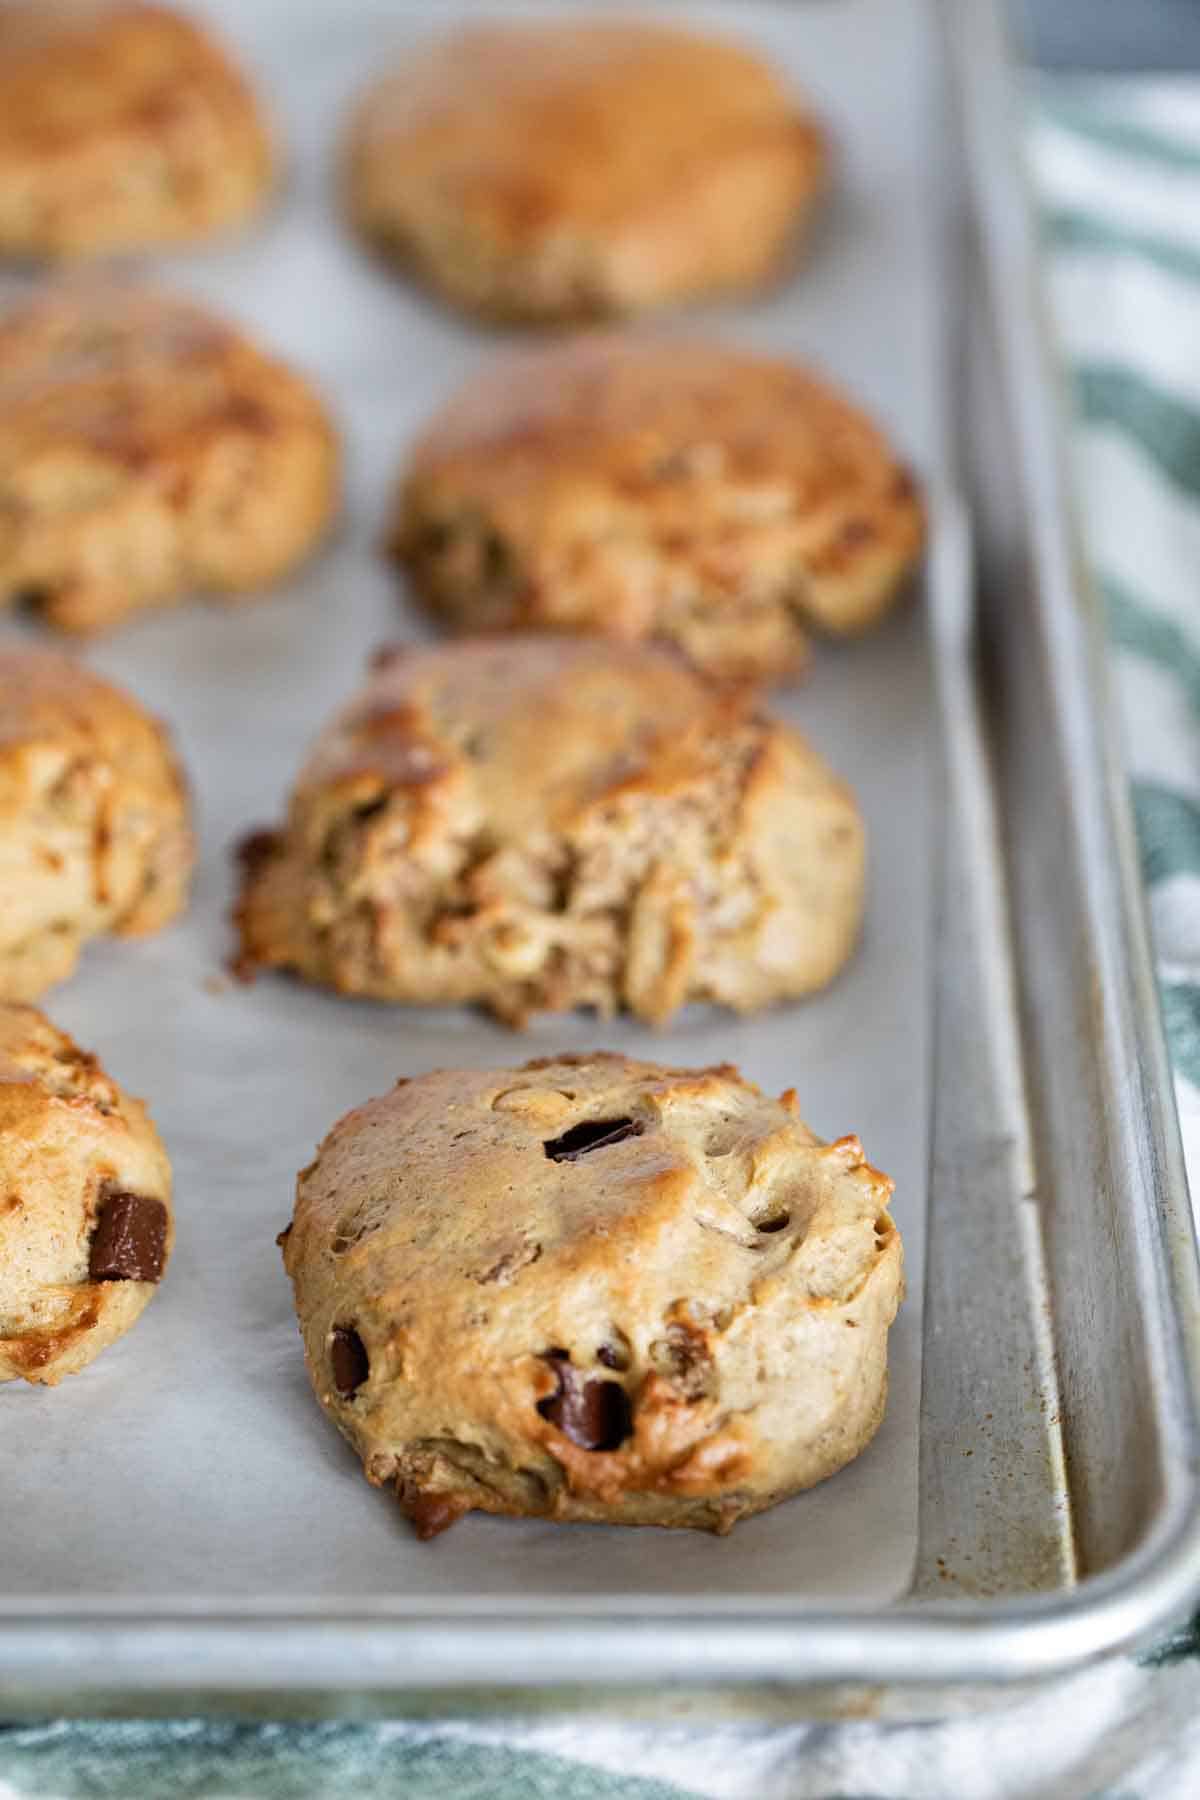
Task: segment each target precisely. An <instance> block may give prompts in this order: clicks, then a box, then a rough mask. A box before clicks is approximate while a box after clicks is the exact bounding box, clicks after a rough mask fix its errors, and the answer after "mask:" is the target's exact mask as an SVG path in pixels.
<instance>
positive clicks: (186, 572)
mask: <svg viewBox="0 0 1200 1800" xmlns="http://www.w3.org/2000/svg"><path fill="white" fill-rule="evenodd" d="M336 492H337V448H336V444H335V440H334V435H333V430H332V427H331V425H330V422H329V420H328V418H327V416H326V413H325V410H324V408H323V406H322V404H321V402H320V400H319V399H318V397H317V395H316V394H315V393H314V391H313V389H312V388H311V387H310V386H309V384H308V383H307V382H306V381H305V380H303V379H302V378H301V377H300V376H299V375H297V374H295V373H294V372H293V371H292V370H291V369H289V368H288V367H286V365H285V364H283V363H281V362H277V361H276V360H275V359H274V358H273V357H270V356H267V355H265V354H264V353H263V352H262V351H261V350H259V349H257V348H256V347H255V346H254V345H253V344H252V343H250V342H249V341H248V340H247V339H246V338H244V337H243V336H241V334H240V333H238V332H237V331H234V330H233V329H232V328H231V327H230V326H228V325H227V324H225V323H224V322H223V321H221V320H219V319H216V318H214V317H213V316H212V315H210V314H209V313H207V312H205V311H203V310H202V309H201V308H200V307H198V306H193V305H191V304H189V303H187V302H185V301H182V300H176V299H172V298H169V297H167V296H166V295H163V294H155V293H146V292H144V291H138V290H133V289H125V288H111V287H108V288H96V289H92V288H87V287H83V288H68V289H62V290H57V291H52V292H49V293H46V294H44V295H43V296H41V297H39V298H36V299H34V300H33V301H31V302H30V303H29V304H27V305H25V306H23V307H22V308H21V309H20V310H18V311H16V312H14V313H11V314H10V315H9V316H8V317H7V318H5V319H2V320H0V603H2V602H4V601H9V602H12V601H15V600H18V599H20V600H26V601H29V602H30V603H32V604H33V605H35V606H36V607H37V608H38V609H39V610H40V612H41V615H42V617H43V618H44V619H45V620H46V621H47V622H48V623H49V624H51V625H54V626H57V627H58V628H59V629H60V630H62V631H70V632H94V631H99V630H101V629H103V628H104V627H106V626H110V625H113V624H116V623H117V622H119V621H120V620H121V619H124V618H125V617H126V616H127V615H128V614H130V613H134V612H138V611H140V610H142V609H144V608H147V607H154V606H165V605H167V604H168V603H169V602H173V601H176V600H179V599H181V598H182V597H184V596H185V595H188V594H191V593H193V592H195V591H197V590H203V591H207V592H209V593H214V594H224V595H230V596H232V595H241V594H243V593H245V592H247V591H249V590H251V589H255V588H261V587H265V586H267V585H269V584H270V583H272V582H274V581H277V580H279V579H280V577H282V576H283V575H285V574H286V573H287V571H288V570H289V569H291V568H292V566H293V565H294V564H295V563H297V562H298V561H299V560H300V559H301V558H302V557H303V556H305V555H306V554H307V553H308V552H309V551H310V550H311V549H312V548H313V546H314V545H315V543H316V541H317V539H318V538H319V537H320V535H321V533H322V531H323V530H324V528H325V526H326V525H327V524H328V522H329V519H330V516H331V513H332V511H333V508H334V506H335V503H336Z"/></svg>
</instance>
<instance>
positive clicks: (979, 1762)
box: [0, 80, 1200, 1800]
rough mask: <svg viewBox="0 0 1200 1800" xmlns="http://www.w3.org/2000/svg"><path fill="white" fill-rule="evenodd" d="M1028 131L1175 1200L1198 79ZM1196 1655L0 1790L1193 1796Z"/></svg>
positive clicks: (153, 1735)
mask: <svg viewBox="0 0 1200 1800" xmlns="http://www.w3.org/2000/svg"><path fill="white" fill-rule="evenodd" d="M1031 149H1032V161H1033V170H1034V175H1035V179H1036V181H1037V184H1038V186H1039V189H1040V192H1041V196H1042V199H1043V204H1044V220H1045V236H1046V245H1047V250H1048V257H1047V262H1048V270H1049V280H1050V283H1051V287H1052V293H1053V301H1054V310H1055V315H1056V319H1057V323H1058V328H1059V332H1060V336H1061V341H1062V344H1063V347H1064V351H1065V354H1066V357H1067V360H1068V364H1069V367H1070V371H1071V374H1072V378H1073V391H1074V399H1075V412H1076V432H1075V443H1076V458H1077V473H1078V485H1079V493H1080V497H1081V501H1082V505H1083V511H1084V523H1085V527H1086V530H1087V534H1088V536H1089V539H1090V543H1091V552H1092V557H1093V561H1094V566H1095V570H1096V574H1097V577H1098V579H1099V582H1100V584H1101V587H1102V591H1103V593H1104V596H1105V599H1106V602H1107V606H1108V614H1109V621H1110V627H1111V636H1112V645H1113V661H1114V668H1115V676H1116V684H1117V690H1118V694H1119V697H1120V703H1121V710H1122V715H1123V725H1124V731H1125V737H1126V743H1127V747H1128V758H1129V769H1130V775H1131V779H1132V782H1133V793H1134V800H1135V804H1136V808H1137V819H1138V828H1139V833H1140V839H1141V849H1142V863H1143V868H1144V870H1145V877H1146V882H1147V886H1148V889H1149V893H1150V900H1151V907H1152V912H1153V923H1154V931H1155V939H1156V947H1157V952H1158V959H1159V974H1160V980H1161V987H1162V997H1163V1009H1164V1015H1165V1018H1166V1024H1167V1031H1168V1037H1169V1040H1170V1046H1171V1053H1172V1057H1173V1060H1174V1066H1175V1079H1176V1084H1177V1090H1178V1099H1179V1108H1180V1115H1181V1119H1182V1123H1183V1129H1184V1140H1185V1149H1186V1151H1187V1155H1188V1162H1189V1167H1190V1170H1191V1174H1192V1188H1193V1193H1200V82H1197V81H1160V82H1141V81H1139V82H1132V81H1127V80H1119V81H1110V82H1105V83H1097V82H1087V83H1071V84H1063V83H1061V82H1057V83H1055V84H1053V85H1048V86H1045V87H1043V88H1040V89H1039V91H1038V99H1037V104H1036V108H1035V114H1034V121H1033V126H1032V134H1031ZM1198 1650H1200V1640H1198V1638H1197V1636H1196V1633H1195V1632H1194V1630H1193V1629H1192V1628H1190V1627H1188V1626H1186V1624H1185V1625H1181V1628H1180V1630H1179V1632H1178V1634H1177V1636H1176V1637H1175V1638H1174V1639H1172V1640H1171V1641H1170V1642H1168V1643H1167V1644H1164V1645H1163V1646H1162V1647H1161V1648H1160V1651H1159V1652H1158V1654H1157V1655H1156V1656H1155V1657H1153V1658H1150V1659H1142V1660H1141V1661H1135V1660H1131V1659H1128V1658H1124V1657H1119V1658H1114V1659H1112V1660H1111V1661H1109V1662H1107V1663H1105V1664H1104V1665H1102V1666H1101V1667H1099V1668H1096V1669H1092V1670H1089V1671H1087V1672H1086V1673H1085V1674H1083V1675H1079V1676H1075V1677H1073V1678H1072V1679H1071V1680H1069V1681H1065V1682H1055V1683H1052V1684H1050V1685H1049V1686H1047V1687H1046V1688H1044V1689H1042V1690H1041V1691H1040V1692H1038V1693H1037V1694H1036V1695H1034V1696H1032V1697H1024V1698H1022V1699H1020V1700H1019V1701H1016V1702H1010V1703H1008V1704H1005V1705H1002V1706H1000V1707H999V1708H998V1709H995V1710H993V1708H994V1706H995V1698H996V1697H995V1696H994V1695H993V1696H991V1697H990V1698H989V1701H988V1703H987V1704H986V1705H980V1706H973V1707H970V1708H969V1709H968V1710H967V1712H966V1713H965V1714H964V1715H963V1716H960V1717H957V1718H955V1719H953V1720H950V1721H948V1722H945V1723H941V1724H922V1725H893V1726H883V1725H872V1724H866V1723H864V1724H845V1725H795V1726H787V1727H764V1726H760V1725H751V1724H745V1725H738V1724H729V1725H725V1726H721V1727H714V1726H711V1725H705V1724H704V1723H703V1721H702V1718H697V1717H696V1716H695V1715H693V1716H691V1717H690V1718H681V1719H680V1720H679V1721H678V1722H676V1723H674V1724H672V1725H670V1726H661V1725H660V1726H654V1727H650V1726H631V1725H622V1724H615V1723H611V1722H607V1721H603V1720H600V1719H596V1720H592V1721H590V1722H581V1721H578V1720H570V1721H564V1722H561V1723H553V1722H549V1723H532V1722H522V1721H519V1720H498V1721H493V1722H491V1723H490V1724H487V1725H481V1724H470V1723H467V1722H465V1721H464V1722H453V1721H442V1722H439V1723H436V1724H435V1723H423V1724H400V1723H394V1724H386V1725H368V1724H350V1723H326V1724H313V1725H299V1724H272V1725H264V1724H244V1725H234V1724H230V1723H227V1722H226V1723H222V1722H210V1721H204V1720H199V1719H184V1720H175V1721H146V1722H119V1721H107V1722H96V1723H84V1724H66V1723H61V1722H51V1723H47V1724H44V1725H35V1726H10V1727H8V1728H0V1800H29V1797H31V1796H34V1795H37V1796H40V1797H42V1800H80V1797H83V1796H88V1797H89V1800H99V1797H101V1796H104V1797H106V1800H135V1797H142V1796H144V1797H146V1800H150V1797H153V1800H160V1797H162V1796H167V1795H170V1796H172V1797H173V1800H176V1797H181V1796H188V1797H189V1800H217V1797H218V1796H220V1797H222V1800H251V1797H255V1800H258V1797H265V1800H284V1797H285V1796H286V1797H288V1800H341V1797H343V1796H345V1797H347V1800H349V1797H350V1796H353V1797H354V1800H393V1797H395V1800H399V1797H400V1796H404V1800H672V1797H674V1800H687V1796H697V1795H704V1796H709V1797H711V1800H718V1797H719V1800H836V1797H837V1796H846V1797H849V1796H855V1797H856V1800H1196V1797H1197V1796H1198V1795H1200V1655H1198V1654H1197V1652H1198ZM0 1705H2V1700H0Z"/></svg>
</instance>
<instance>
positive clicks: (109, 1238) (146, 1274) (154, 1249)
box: [88, 1190, 167, 1281]
mask: <svg viewBox="0 0 1200 1800" xmlns="http://www.w3.org/2000/svg"><path fill="white" fill-rule="evenodd" d="M166 1260H167V1209H166V1207H165V1206H164V1205H163V1203H162V1201H161V1200H151V1199H150V1198H149V1197H148V1196H147V1195H145V1194H127V1193H125V1192H124V1191H123V1190H117V1191H115V1192H112V1191H110V1192H109V1193H108V1194H106V1195H105V1196H104V1198H103V1200H102V1201H101V1205H100V1215H99V1217H98V1218H97V1220H96V1229H95V1231H94V1232H93V1233H92V1248H91V1253H90V1255H89V1257H88V1277H89V1279H90V1280H92V1281H158V1280H160V1279H161V1277H162V1272H163V1268H164V1265H165V1264H166Z"/></svg>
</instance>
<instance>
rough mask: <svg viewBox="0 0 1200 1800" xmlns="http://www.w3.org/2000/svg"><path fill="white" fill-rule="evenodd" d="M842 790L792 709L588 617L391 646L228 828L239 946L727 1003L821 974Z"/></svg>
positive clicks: (503, 1002) (475, 983)
mask: <svg viewBox="0 0 1200 1800" xmlns="http://www.w3.org/2000/svg"><path fill="white" fill-rule="evenodd" d="M863 860H864V851H863V828H862V822H861V820H860V818H859V814H858V810H857V808H856V806H855V803H854V799H853V796H852V795H851V794H850V792H849V790H848V789H847V788H846V787H845V786H844V785H843V784H842V783H841V782H840V781H838V780H837V778H836V777H835V776H834V775H833V774H831V772H830V770H829V769H828V768H827V767H826V765H825V764H824V763H823V762H822V761H821V759H820V758H819V757H818V756H817V755H816V753H815V752H814V751H813V750H812V749H810V747H809V746H808V744H806V743H805V741H804V740H803V738H801V737H800V735H799V733H798V732H795V731H793V730H791V729H790V728H789V727H788V726H786V725H783V724H780V723H778V722H777V721H775V720H772V719H768V718H766V717H764V716H763V715H762V714H761V713H759V712H758V711H757V710H756V708H755V706H754V703H753V698H752V696H750V695H748V694H746V693H738V692H733V691H731V690H729V689H722V688H719V687H716V686H714V685H713V684H712V683H710V682H708V681H706V680H705V679H704V678H703V677H701V676H698V675H697V674H695V673H694V672H693V671H691V670H689V669H688V668H687V667H686V665H684V664H683V663H682V662H681V661H679V660H678V659H677V658H674V657H672V656H670V655H668V654H667V653H666V652H663V651H659V650H653V649H651V648H649V647H647V646H639V645H622V644H614V643H612V642H611V641H610V640H607V639H603V638H562V637H558V638H556V637H533V638H517V637H506V638H493V639H482V640H473V641H463V642H460V643H457V644H448V645H444V646H442V647H440V648H437V649H430V650H418V649H414V650H410V651H407V652H404V651H401V652H396V653H393V654H392V655H391V656H390V657H389V658H388V659H387V660H386V661H385V662H384V664H383V666H382V667H380V668H378V669H377V671H376V673H375V675H374V676H373V678H372V679H371V681H370V682H369V683H368V685H367V686H366V688H365V689H364V690H363V691H362V692H361V693H360V694H359V696H358V697H357V698H356V699H355V700H353V701H352V702H351V704H350V705H349V706H348V707H347V708H346V709H345V711H344V712H342V713H341V714H340V715H339V716H338V717H337V718H336V719H335V720H334V721H333V723H332V724H331V725H330V726H329V727H328V728H327V729H326V731H325V732H324V733H323V734H322V736H321V737H320V738H319V739H318V740H317V743H316V745H315V747H314V749H313V752H312V754H311V756H310V757H309V760H308V762H307V764H306V765H305V767H304V769H303V770H302V772H301V774H300V778H299V780H298V782H297V784H296V788H295V791H294V793H293V795H292V800H291V805H290V808H289V811H288V817H287V822H286V824H285V825H284V826H283V828H282V829H281V830H279V831H277V832H267V833H259V834H257V835H256V836H255V837H254V838H252V839H251V840H250V841H249V843H248V845H247V846H246V850H245V876H244V883H243V888H242V895H241V902H240V905H239V908H238V924H239V928H240V934H241V956H242V966H243V968H245V969H247V970H250V969H253V968H255V967H257V966H268V967H276V968H285V969H293V970H296V971H298V972H299V973H300V974H301V975H303V976H304V977H305V978H306V979H308V980H309V981H316V982H322V983H326V984H328V985H330V986H332V987H335V988H338V989H340V990H341V991H342V992H343V993H350V994H366V995H370V996H372V997H374V998H376V999H380V1000H402V1001H419V1002H424V1003H428V1004H434V1003H438V1002H447V1001H449V1002H454V1001H478V1002H482V1003H483V1004H485V1005H487V1006H489V1007H490V1008H491V1009H492V1010H493V1012H495V1013H497V1014H498V1015H499V1016H500V1017H501V1018H503V1019H506V1020H508V1021H509V1022H510V1023H513V1024H520V1023H522V1022H523V1021H524V1020H525V1018H526V1017H527V1016H528V1015H529V1014H531V1013H534V1012H537V1011H540V1010H542V1009H550V1010H554V1011H563V1010H566V1009H569V1008H571V1007H576V1006H587V1007H593V1008H595V1009H596V1010H597V1011H599V1012H601V1013H610V1012H612V1011H614V1010H615V1009H616V1008H618V1007H627V1008H628V1009H629V1010H630V1011H632V1012H634V1013H637V1014H639V1015H640V1016H641V1017H642V1018H644V1019H648V1020H651V1021H653V1022H655V1023H663V1022H665V1021H666V1020H667V1019H669V1018H670V1016H671V1014H672V1013H673V1012H675V1011H676V1009H677V1008H678V1007H680V1006H682V1005H683V1004H684V1003H685V1002H686V1001H688V1000H712V1001H716V1002H718V1003H720V1004H722V1005H725V1006H732V1007H736V1008H738V1009H739V1010H747V1011H748V1010H750V1009H752V1008H755V1007H761V1006H765V1005H767V1004H769V1003H770V1002H771V1001H774V1000H779V999H782V998H785V997H789V996H795V995H799V994H804V993H807V992H809V991H810V990H811V989H813V988H816V987H820V986H821V985H822V984H823V983H825V982H827V981H829V980H830V979H831V977H832V976H833V975H834V974H835V973H836V972H837V970H838V969H839V968H840V967H841V966H842V964H843V962H844V961H845V960H846V958H847V956H848V955H849V954H850V951H851V949H852V948H853V945H854V942H855V939H856V937H857V934H858V927H859V920H860V918H861V913H862V898H863Z"/></svg>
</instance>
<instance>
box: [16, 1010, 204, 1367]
mask: <svg viewBox="0 0 1200 1800" xmlns="http://www.w3.org/2000/svg"><path fill="white" fill-rule="evenodd" d="M173 1237H174V1226H173V1222H172V1217H171V1165H170V1163H169V1162H168V1161H167V1154H166V1151H165V1150H164V1149H163V1147H162V1143H161V1141H160V1139H159V1136H158V1133H157V1131H155V1129H154V1126H153V1125H152V1124H151V1122H150V1119H149V1118H148V1116H147V1114H146V1109H145V1107H144V1106H143V1105H142V1103H141V1101H140V1100H133V1099H131V1098H130V1097H129V1095H128V1094H126V1093H124V1092H123V1091H122V1090H121V1089H120V1088H119V1087H118V1086H117V1084H116V1082H115V1081H112V1080H110V1078H109V1077H108V1076H107V1075H106V1074H105V1073H104V1071H103V1069H102V1068H101V1067H100V1065H99V1063H98V1062H97V1061H96V1058H95V1057H94V1056H91V1055H89V1054H88V1052H87V1051H86V1050H81V1049H80V1048H79V1047H78V1045H77V1044H74V1043H72V1041H71V1039H70V1038H69V1037H68V1036H67V1035H66V1033H65V1032H62V1031H58V1030H56V1029H55V1027H54V1026H53V1025H51V1024H50V1022H49V1020H48V1019H46V1018H43V1016H42V1014H41V1013H40V1012H37V1011H35V1010H34V1008H33V1007H32V1006H9V1005H5V1004H3V1003H0V1381H13V1380H16V1379H18V1378H23V1379H24V1380H26V1381H41V1382H45V1383H46V1384H47V1385H49V1386H53V1385H54V1384H55V1383H56V1382H58V1381H60V1380H61V1379H62V1377H63V1376H64V1375H74V1374H75V1373H76V1372H77V1371H78V1370H80V1369H82V1368H84V1367H85V1366H86V1365H87V1364H88V1363H90V1362H91V1361H92V1359H93V1357H95V1356H98V1355H99V1353H100V1352H101V1350H103V1349H105V1348H107V1346H108V1345H109V1344H111V1343H114V1342H115V1341H116V1339H117V1338H119V1337H120V1336H122V1334H123V1333H124V1332H126V1331H128V1330H129V1327H130V1326H131V1325H132V1324H133V1323H134V1321H135V1320H136V1319H137V1317H138V1315H139V1314H140V1313H141V1311H142V1309H143V1307H144V1306H145V1305H146V1302H147V1301H148V1300H149V1299H150V1298H151V1296H152V1295H153V1293H154V1289H155V1286H156V1285H157V1283H158V1282H159V1280H160V1279H161V1278H162V1274H163V1271H164V1270H165V1268H166V1265H167V1258H168V1257H169V1255H170V1253H171V1244H172V1241H173Z"/></svg>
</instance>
